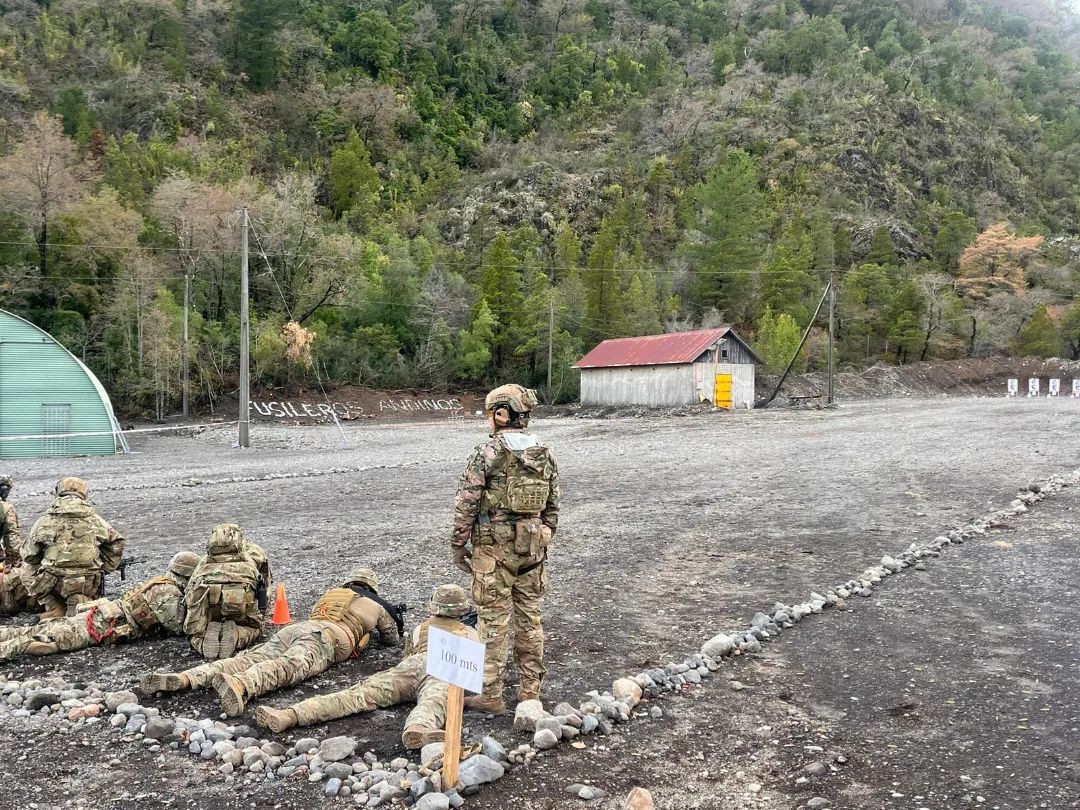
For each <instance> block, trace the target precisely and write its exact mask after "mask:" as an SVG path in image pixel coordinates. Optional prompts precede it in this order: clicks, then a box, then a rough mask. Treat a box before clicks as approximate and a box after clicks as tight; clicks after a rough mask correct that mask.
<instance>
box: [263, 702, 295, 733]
mask: <svg viewBox="0 0 1080 810" xmlns="http://www.w3.org/2000/svg"><path fill="white" fill-rule="evenodd" d="M255 722H256V723H258V724H259V725H260V726H263V727H264V728H268V729H270V730H271V731H273V732H275V733H277V734H280V733H281V732H283V731H288V730H289V729H290V728H292V727H293V726H295V725H296V724H297V722H298V721H297V718H296V712H295V711H293V710H292V709H271V708H270V707H269V706H260V707H259V708H257V709H256V710H255Z"/></svg>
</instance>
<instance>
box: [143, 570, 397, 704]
mask: <svg viewBox="0 0 1080 810" xmlns="http://www.w3.org/2000/svg"><path fill="white" fill-rule="evenodd" d="M404 608H405V606H404V605H392V604H390V603H389V602H387V601H386V600H384V599H383V598H382V597H381V596H379V579H378V577H377V576H376V575H375V572H374V571H372V570H371V569H370V568H357V569H355V570H353V571H352V572H351V573H350V574H349V576H348V577H347V578H346V580H345V582H344V583H343V584H342V585H341V587H339V588H332V589H331V590H329V591H327V592H326V593H324V594H323V595H322V597H320V599H319V601H318V602H317V603H316V604H315V609H314V610H312V612H311V618H310V619H308V620H307V621H306V622H299V623H297V624H292V625H289V626H288V627H285V628H283V629H281V630H279V631H278V632H276V633H275V634H274V635H273V636H271V637H270V639H269V640H268V641H266V642H265V643H263V644H259V645H258V646H256V647H252V648H251V649H249V650H245V651H244V652H242V653H240V654H239V655H236V656H234V657H232V658H225V659H222V660H220V661H212V662H210V663H206V664H200V665H199V666H197V667H193V668H191V669H187V670H184V671H183V672H154V673H151V674H150V675H147V676H146V677H145V678H143V680H142V684H141V689H142V692H143V693H144V694H150V693H153V692H178V691H181V690H184V689H203V688H205V687H207V686H212V687H213V688H214V690H215V691H216V692H217V693H218V696H219V697H220V699H221V708H222V710H223V711H224V712H225V714H227V715H228V716H229V717H237V716H239V715H240V714H241V713H243V711H244V707H245V705H246V704H247V702H248V701H250V700H252V699H253V698H256V697H259V696H260V695H265V694H267V693H269V692H273V691H275V690H277V689H283V688H284V687H286V686H292V685H294V684H298V683H300V682H301V681H306V680H307V679H309V678H314V677H315V676H316V675H318V674H319V673H321V672H324V671H325V670H326V669H328V668H329V667H331V666H333V665H334V664H338V663H341V662H342V661H345V660H346V659H348V658H355V657H357V656H359V655H360V653H361V652H363V650H364V649H365V648H366V647H367V645H368V643H369V642H370V640H371V636H372V634H373V633H376V632H377V633H378V634H379V639H380V641H381V642H382V643H383V644H386V645H391V644H397V643H398V642H399V641H400V640H401V636H402V635H403V634H404V632H405V626H404V623H403V620H402V613H403V612H404Z"/></svg>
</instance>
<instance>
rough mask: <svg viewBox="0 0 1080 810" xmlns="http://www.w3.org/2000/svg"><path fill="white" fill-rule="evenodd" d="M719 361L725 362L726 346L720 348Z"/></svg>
mask: <svg viewBox="0 0 1080 810" xmlns="http://www.w3.org/2000/svg"><path fill="white" fill-rule="evenodd" d="M720 359H721V360H727V346H721V347H720Z"/></svg>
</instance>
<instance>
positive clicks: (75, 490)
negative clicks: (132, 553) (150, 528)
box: [20, 477, 124, 619]
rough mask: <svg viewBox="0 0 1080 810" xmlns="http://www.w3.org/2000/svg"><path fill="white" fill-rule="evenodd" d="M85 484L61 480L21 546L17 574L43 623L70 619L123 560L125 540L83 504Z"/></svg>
mask: <svg viewBox="0 0 1080 810" xmlns="http://www.w3.org/2000/svg"><path fill="white" fill-rule="evenodd" d="M86 495H87V487H86V482H85V481H83V480H82V479H81V478H72V477H68V478H61V479H60V482H59V483H58V484H57V485H56V498H55V499H54V500H53V502H52V503H51V504H49V509H48V511H46V513H45V514H44V516H42V517H41V518H40V519H39V520H38V522H37V523H35V524H34V528H33V529H31V530H30V536H29V537H28V538H27V540H26V543H24V544H23V548H22V558H23V561H24V562H25V563H26V565H25V566H23V568H22V570H21V572H20V575H21V577H22V580H23V584H24V585H25V586H26V591H27V593H28V594H29V595H30V597H31V598H32V599H36V600H37V601H38V602H40V603H41V606H42V607H43V608H45V612H44V613H43V614H41V618H42V619H58V618H60V617H61V616H64V615H65V613H66V614H67V615H71V614H72V613H74V612H75V608H76V606H77V605H80V604H82V603H83V602H89V601H90V600H91V599H97V598H98V597H100V596H101V594H102V593H103V591H102V585H103V584H104V576H105V574H111V573H112V572H113V571H115V570H116V569H117V567H118V566H119V565H120V561H121V560H122V559H123V557H124V538H123V537H121V536H120V535H119V534H117V532H116V530H115V529H113V528H112V526H110V525H109V524H108V523H106V522H105V520H104V519H103V518H102V517H101V515H99V514H98V513H97V511H96V510H95V509H94V507H93V506H91V505H90V504H89V503H88V502H87V500H86Z"/></svg>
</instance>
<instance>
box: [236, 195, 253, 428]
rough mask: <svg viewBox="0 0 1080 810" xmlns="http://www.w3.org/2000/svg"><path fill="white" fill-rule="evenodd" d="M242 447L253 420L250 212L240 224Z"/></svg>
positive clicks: (244, 215)
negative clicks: (250, 377) (250, 347)
mask: <svg viewBox="0 0 1080 810" xmlns="http://www.w3.org/2000/svg"><path fill="white" fill-rule="evenodd" d="M240 234H241V241H240V417H239V427H240V446H241V447H248V446H249V445H248V421H249V420H250V418H251V403H250V401H249V400H250V398H251V389H250V386H251V381H250V380H249V379H248V372H249V369H248V366H249V364H250V360H249V358H248V351H249V346H248V343H249V340H250V334H249V331H250V330H249V324H248V211H247V209H246V208H245V209H244V210H243V222H241V223H240Z"/></svg>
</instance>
